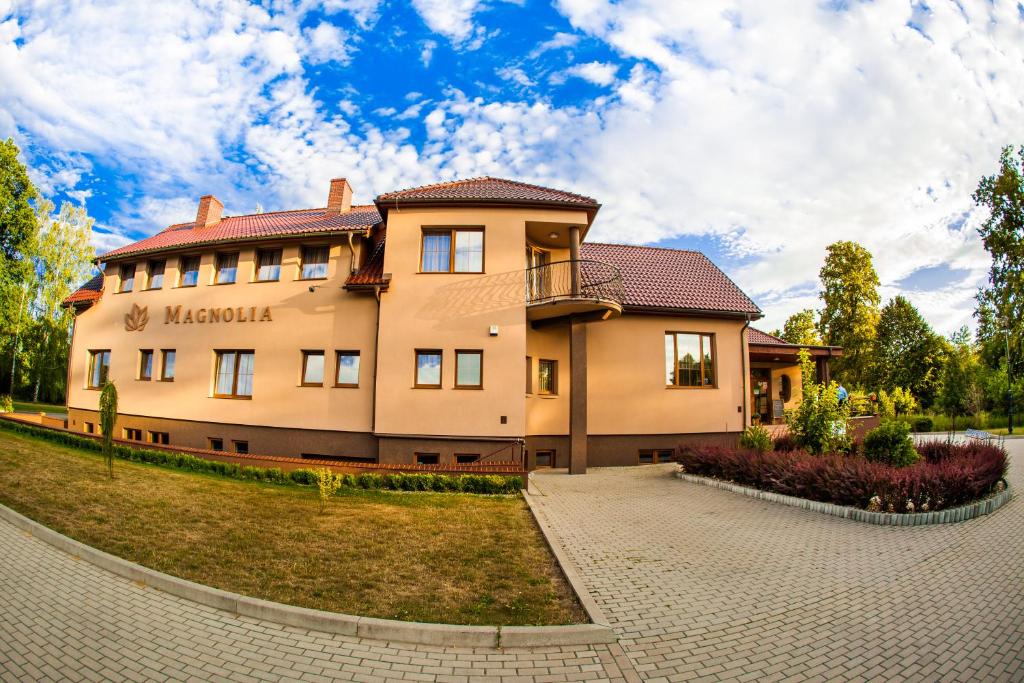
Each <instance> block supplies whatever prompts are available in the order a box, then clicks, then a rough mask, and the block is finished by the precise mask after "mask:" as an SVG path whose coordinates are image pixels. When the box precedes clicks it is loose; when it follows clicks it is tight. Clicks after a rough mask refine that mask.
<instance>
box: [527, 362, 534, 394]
mask: <svg viewBox="0 0 1024 683" xmlns="http://www.w3.org/2000/svg"><path fill="white" fill-rule="evenodd" d="M526 393H528V394H532V393H533V358H532V357H531V356H527V357H526Z"/></svg>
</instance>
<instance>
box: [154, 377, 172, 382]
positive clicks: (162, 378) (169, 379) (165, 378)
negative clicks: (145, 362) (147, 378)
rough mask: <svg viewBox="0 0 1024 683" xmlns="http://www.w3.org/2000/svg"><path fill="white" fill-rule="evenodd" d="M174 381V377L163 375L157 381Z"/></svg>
mask: <svg viewBox="0 0 1024 683" xmlns="http://www.w3.org/2000/svg"><path fill="white" fill-rule="evenodd" d="M173 381H174V378H173V377H161V378H160V379H158V380H157V382H173Z"/></svg>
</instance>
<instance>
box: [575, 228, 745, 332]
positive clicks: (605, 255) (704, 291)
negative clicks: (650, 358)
mask: <svg viewBox="0 0 1024 683" xmlns="http://www.w3.org/2000/svg"><path fill="white" fill-rule="evenodd" d="M580 256H581V257H582V258H585V259H593V260H595V261H604V262H605V263H610V264H611V265H613V266H615V267H616V268H618V269H619V272H620V273H622V281H623V284H624V285H625V288H626V300H625V305H626V307H627V308H628V307H634V308H636V307H640V308H655V309H657V308H665V309H673V310H685V311H709V312H720V313H733V314H749V315H750V316H751V317H753V318H760V317H761V309H759V308H758V307H757V305H756V304H755V303H754V302H753V301H751V299H750V297H748V296H747V295H746V294H744V293H743V291H742V290H741V289H740V288H739V287H737V286H736V284H735V283H734V282H733V281H732V280H730V279H729V278H728V277H727V276H726V275H725V273H723V272H722V271H721V270H719V269H718V266H716V265H715V264H714V263H712V262H711V261H710V260H709V259H708V257H707V256H705V255H704V254H702V253H700V252H697V251H686V250H682V249H665V248H663V247H640V246H630V245H626V244H601V243H584V244H582V245H581V247H580Z"/></svg>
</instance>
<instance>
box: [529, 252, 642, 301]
mask: <svg viewBox="0 0 1024 683" xmlns="http://www.w3.org/2000/svg"><path fill="white" fill-rule="evenodd" d="M625 296H626V291H625V289H624V287H623V286H622V275H621V274H620V273H619V269H618V268H616V267H615V266H613V265H610V264H608V263H603V262H601V261H590V260H586V259H581V260H577V261H558V262H556V263H545V264H543V265H540V266H533V267H532V268H527V269H526V303H527V305H532V304H546V303H554V302H558V301H563V300H564V301H592V302H594V303H605V304H612V305H614V307H616V308H618V309H621V308H622V302H623V300H624V299H625Z"/></svg>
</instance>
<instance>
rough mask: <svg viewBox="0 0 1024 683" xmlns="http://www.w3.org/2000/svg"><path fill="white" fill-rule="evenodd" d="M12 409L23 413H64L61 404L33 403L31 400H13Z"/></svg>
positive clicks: (64, 409)
mask: <svg viewBox="0 0 1024 683" xmlns="http://www.w3.org/2000/svg"><path fill="white" fill-rule="evenodd" d="M14 409H15V410H16V411H19V412H24V413H66V412H67V409H66V408H65V407H64V406H63V405H56V404H53V403H33V402H32V401H18V400H15V401H14Z"/></svg>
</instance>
